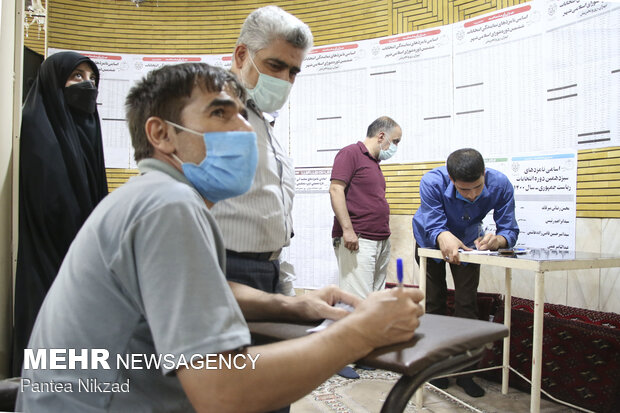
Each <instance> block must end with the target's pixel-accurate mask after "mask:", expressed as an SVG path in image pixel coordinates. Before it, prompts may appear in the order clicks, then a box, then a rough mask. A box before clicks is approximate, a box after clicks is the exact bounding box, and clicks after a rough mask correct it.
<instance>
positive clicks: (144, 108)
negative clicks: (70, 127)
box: [125, 63, 245, 161]
mask: <svg viewBox="0 0 620 413" xmlns="http://www.w3.org/2000/svg"><path fill="white" fill-rule="evenodd" d="M195 86H199V87H200V88H202V89H203V90H205V91H207V92H221V91H222V90H223V89H224V88H225V87H229V88H231V93H233V94H236V95H237V96H238V97H239V98H240V99H241V101H242V102H245V89H244V88H243V86H242V85H241V84H240V83H239V81H238V80H237V78H236V77H235V75H234V74H233V73H231V72H229V71H228V70H225V69H222V68H218V67H215V66H210V65H208V64H206V63H181V64H177V65H169V66H163V67H160V68H159V69H155V70H153V71H151V72H149V73H148V74H147V75H146V76H145V77H144V78H142V80H140V82H138V83H137V84H136V85H135V86H134V87H132V88H131V90H130V91H129V94H128V95H127V98H126V100H125V109H126V113H127V123H128V126H129V133H130V134H131V143H132V145H133V148H134V158H135V160H136V161H139V160H140V159H144V158H149V157H151V156H152V155H153V146H152V145H151V144H150V142H149V140H148V138H147V136H146V132H145V130H144V125H145V123H146V120H147V119H148V118H149V117H151V116H158V117H160V118H162V119H165V120H169V121H171V122H175V123H180V117H181V111H182V110H183V108H184V107H185V105H186V104H187V101H188V100H189V98H190V96H191V94H192V91H193V90H194V87H195Z"/></svg>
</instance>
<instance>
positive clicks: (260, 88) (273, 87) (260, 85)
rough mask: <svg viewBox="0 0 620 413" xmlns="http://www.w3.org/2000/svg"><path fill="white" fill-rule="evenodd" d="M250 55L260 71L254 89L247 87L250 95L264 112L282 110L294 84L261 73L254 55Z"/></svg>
mask: <svg viewBox="0 0 620 413" xmlns="http://www.w3.org/2000/svg"><path fill="white" fill-rule="evenodd" d="M248 57H249V58H250V62H252V64H253V65H254V68H255V69H256V71H257V72H258V81H257V82H256V86H254V88H253V89H247V91H248V95H250V97H251V98H252V100H253V101H254V103H256V106H257V107H258V108H259V109H260V110H261V111H263V112H267V113H271V112H275V111H277V110H280V109H281V108H282V106H284V103H286V99H288V94H289V93H290V92H291V87H292V86H293V85H292V84H291V83H290V82H287V81H286V80H282V79H278V78H277V77H273V76H269V75H266V74H264V73H261V72H260V71H259V70H258V68H257V67H256V64H255V63H254V60H252V56H250V55H249V54H248Z"/></svg>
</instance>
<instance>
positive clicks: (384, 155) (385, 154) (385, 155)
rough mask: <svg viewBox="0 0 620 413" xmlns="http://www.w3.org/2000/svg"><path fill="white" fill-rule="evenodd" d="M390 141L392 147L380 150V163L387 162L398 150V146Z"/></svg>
mask: <svg viewBox="0 0 620 413" xmlns="http://www.w3.org/2000/svg"><path fill="white" fill-rule="evenodd" d="M388 141H389V142H390V146H389V147H388V148H387V149H385V150H383V149H380V150H379V160H380V161H385V160H386V159H390V158H391V157H392V156H394V154H395V153H396V149H398V146H396V145H395V144H394V142H392V141H391V140H388Z"/></svg>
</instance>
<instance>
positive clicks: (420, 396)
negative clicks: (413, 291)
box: [415, 257, 426, 410]
mask: <svg viewBox="0 0 620 413" xmlns="http://www.w3.org/2000/svg"><path fill="white" fill-rule="evenodd" d="M419 284H420V290H422V292H423V293H424V294H425V295H426V257H420V283H419ZM420 305H421V306H422V308H424V309H426V298H425V299H424V300H422V301H420ZM415 405H416V407H417V408H418V409H420V410H422V407H424V386H420V388H419V389H418V391H416V393H415Z"/></svg>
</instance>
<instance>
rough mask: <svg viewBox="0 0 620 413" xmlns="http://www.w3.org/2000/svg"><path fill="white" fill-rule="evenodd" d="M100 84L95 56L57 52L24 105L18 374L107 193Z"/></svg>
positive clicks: (15, 357) (15, 368) (15, 362)
mask: <svg viewBox="0 0 620 413" xmlns="http://www.w3.org/2000/svg"><path fill="white" fill-rule="evenodd" d="M98 82H99V70H98V69H97V66H95V64H94V63H93V62H92V61H91V60H90V59H89V58H88V57H86V56H82V55H80V54H78V53H74V52H61V53H57V54H54V55H52V56H50V57H48V58H47V59H46V60H45V61H44V62H43V64H42V65H41V68H40V70H39V75H38V76H37V78H36V80H35V83H34V84H33V85H32V88H31V89H30V92H29V93H28V96H27V98H26V102H25V103H24V108H23V114H22V129H21V138H20V141H21V143H20V156H19V158H20V164H19V245H18V252H17V274H16V281H15V283H16V284H15V328H14V349H13V374H14V375H15V376H19V375H20V371H21V366H22V361H23V350H24V348H25V347H27V344H28V339H29V337H30V332H31V331H32V327H33V326H34V322H35V319H36V317H37V313H38V311H39V308H40V307H41V304H42V303H43V299H44V298H45V294H46V293H47V291H48V290H49V288H50V286H51V285H52V281H54V278H55V277H56V273H58V269H59V268H60V264H61V263H62V260H63V258H64V257H65V254H66V253H67V250H68V249H69V245H70V244H71V241H73V238H74V237H75V235H76V234H77V232H78V231H79V229H80V227H81V226H82V224H83V223H84V221H85V220H86V218H87V217H88V215H89V214H90V212H91V211H92V210H93V209H94V208H95V206H96V205H97V203H98V202H99V201H100V200H101V199H102V198H103V197H104V196H105V195H106V194H107V193H108V186H107V181H106V176H105V165H104V161H103V144H102V141H101V125H100V123H99V114H98V113H97V103H96V99H97V86H98ZM84 293H85V294H90V293H93V292H91V291H84ZM59 317H62V314H59ZM59 322H62V318H61V319H59Z"/></svg>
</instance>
